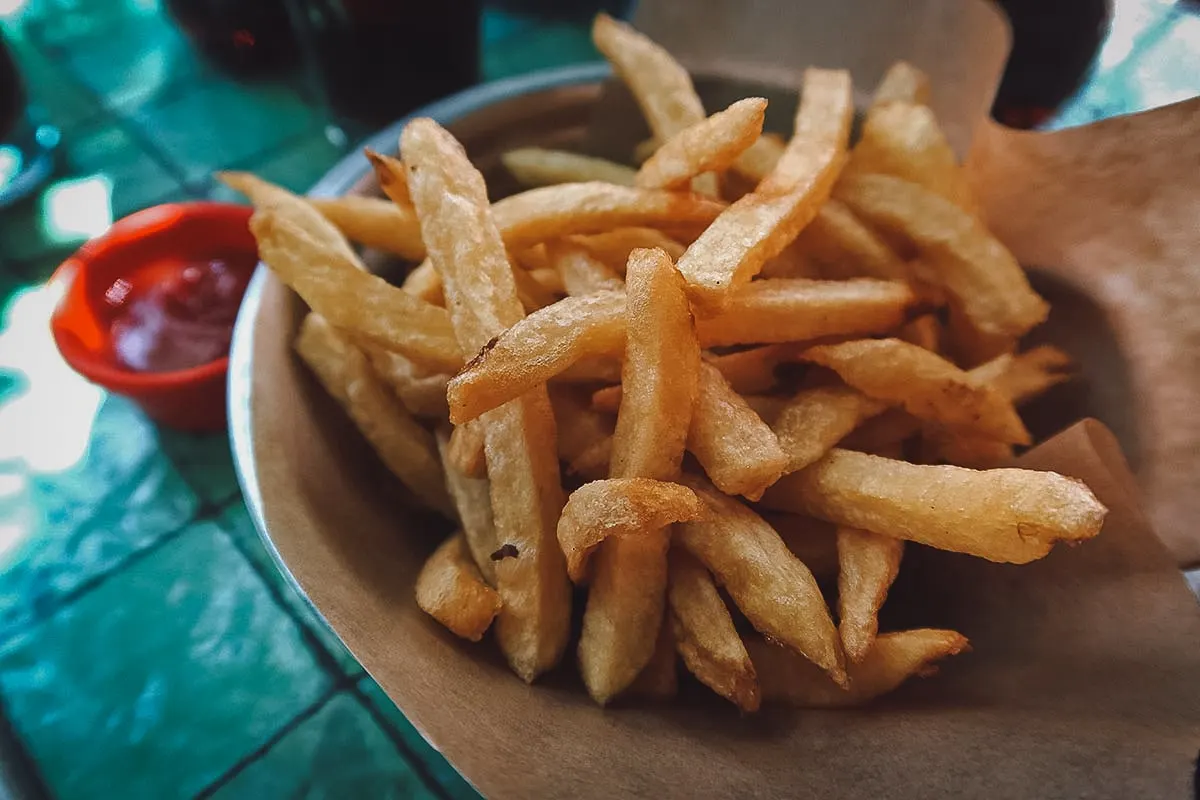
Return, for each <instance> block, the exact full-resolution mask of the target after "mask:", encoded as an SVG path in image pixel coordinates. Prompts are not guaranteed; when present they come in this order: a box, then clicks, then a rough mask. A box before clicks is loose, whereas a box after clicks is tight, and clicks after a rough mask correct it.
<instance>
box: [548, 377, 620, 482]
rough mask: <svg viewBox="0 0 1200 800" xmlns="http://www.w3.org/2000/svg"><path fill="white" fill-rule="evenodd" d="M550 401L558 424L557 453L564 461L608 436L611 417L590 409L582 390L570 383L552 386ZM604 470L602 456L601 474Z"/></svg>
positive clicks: (574, 457) (571, 459) (605, 469)
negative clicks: (602, 468) (571, 385)
mask: <svg viewBox="0 0 1200 800" xmlns="http://www.w3.org/2000/svg"><path fill="white" fill-rule="evenodd" d="M550 405H551V406H552V407H553V409H554V421H555V423H556V427H557V428H558V457H559V458H560V459H562V460H563V461H564V462H566V463H568V464H570V463H571V462H572V461H574V460H575V459H577V458H579V457H580V456H581V455H583V454H584V453H586V452H587V451H588V450H590V449H591V448H593V447H595V446H596V444H597V443H598V442H601V441H604V440H606V439H609V438H610V437H611V436H612V432H613V420H612V418H611V417H608V416H605V415H604V414H600V413H597V412H596V411H594V410H593V409H592V408H591V402H590V400H589V398H588V395H587V393H586V392H584V391H580V390H578V389H575V388H574V387H570V386H552V387H551V388H550ZM607 474H608V459H607V457H606V458H605V459H604V472H603V475H607Z"/></svg>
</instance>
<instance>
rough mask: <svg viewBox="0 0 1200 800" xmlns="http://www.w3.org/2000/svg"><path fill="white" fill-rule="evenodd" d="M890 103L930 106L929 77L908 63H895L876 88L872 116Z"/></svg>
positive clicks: (871, 108) (870, 110)
mask: <svg viewBox="0 0 1200 800" xmlns="http://www.w3.org/2000/svg"><path fill="white" fill-rule="evenodd" d="M888 103H922V104H924V105H928V104H929V76H928V75H926V74H925V73H924V72H923V71H922V70H920V69H918V68H917V67H914V66H913V65H912V64H910V63H908V62H907V61H895V62H893V63H892V65H891V66H890V67H888V70H887V72H885V73H884V74H883V79H882V80H880V81H879V85H878V86H877V87H875V96H874V97H872V98H871V107H870V108H869V109H868V110H867V114H868V115H870V114H872V113H874V112H875V111H876V110H878V109H880V108H882V107H883V106H885V105H887V104H888Z"/></svg>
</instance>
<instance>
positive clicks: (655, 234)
mask: <svg viewBox="0 0 1200 800" xmlns="http://www.w3.org/2000/svg"><path fill="white" fill-rule="evenodd" d="M570 241H571V242H572V243H574V244H578V245H582V246H583V247H585V248H587V250H588V252H590V253H591V254H592V255H594V256H595V257H596V258H598V259H600V260H601V261H603V262H604V263H605V264H606V265H607V266H608V268H609V269H611V270H613V271H614V272H616V273H617V274H618V275H622V276H623V275H624V274H625V265H626V264H627V263H628V262H629V254H630V253H632V252H633V251H634V250H637V249H638V248H639V247H657V248H658V249H659V250H662V251H663V252H664V253H666V254H667V255H668V256H670V257H671V260H672V261H678V260H679V257H680V256H681V255H683V251H684V250H685V249H686V248H685V247H684V246H683V245H682V244H680V243H679V242H677V241H676V240H674V239H672V238H671V237H670V236H668V235H667V234H665V233H663V232H662V231H660V230H656V229H654V228H640V227H637V226H632V227H624V228H616V229H614V230H611V231H607V232H604V233H596V234H592V235H590V236H573V237H571V239H570Z"/></svg>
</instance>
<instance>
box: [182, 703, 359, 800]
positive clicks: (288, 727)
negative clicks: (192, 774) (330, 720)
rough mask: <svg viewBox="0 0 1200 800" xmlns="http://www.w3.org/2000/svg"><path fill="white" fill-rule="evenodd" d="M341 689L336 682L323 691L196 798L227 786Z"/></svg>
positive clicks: (207, 795)
mask: <svg viewBox="0 0 1200 800" xmlns="http://www.w3.org/2000/svg"><path fill="white" fill-rule="evenodd" d="M339 691H341V689H340V688H339V687H338V686H337V685H336V684H334V685H332V686H330V687H329V688H327V689H326V690H325V691H324V692H322V694H321V696H320V697H318V698H317V699H316V700H314V701H313V702H312V703H311V704H310V705H309V706H308V707H307V708H305V709H303V710H302V711H301V712H300V713H299V714H297V715H296V716H294V717H292V718H291V719H290V720H288V721H287V722H285V723H284V724H283V725H281V726H280V727H279V729H278V730H276V731H275V732H274V733H273V734H271V735H270V736H268V737H267V739H266V741H264V742H263V743H262V744H260V745H259V746H258V747H256V748H254V749H253V750H251V751H250V752H249V753H246V754H245V755H244V756H242V757H241V758H239V759H238V760H237V761H236V762H235V763H234V764H233V766H231V767H230V768H229V769H227V770H226V771H225V772H224V773H223V774H222V775H220V776H218V777H217V778H216V779H215V780H214V781H213V782H212V783H210V784H209V785H208V786H205V787H204V788H203V789H201V790H200V791H199V792H197V793H196V795H195V797H196V800H200V798H208V797H212V796H213V795H214V794H215V793H216V792H219V791H220V790H221V789H222V788H224V787H225V786H227V785H228V784H229V783H230V782H231V781H232V780H233V779H234V778H236V777H237V776H238V775H239V774H241V773H242V772H244V771H245V770H246V768H247V767H249V766H250V765H251V764H253V763H254V762H255V761H258V760H259V759H260V758H262V757H263V756H264V755H266V754H267V753H268V752H269V751H270V750H271V748H272V747H274V746H275V745H277V744H279V742H280V741H282V740H283V738H284V737H285V736H287V735H288V734H289V733H291V732H292V731H294V730H295V729H296V728H298V727H300V726H301V725H302V724H304V723H305V722H307V721H308V720H310V719H312V718H313V717H314V716H316V715H317V712H319V711H320V710H321V709H322V708H324V707H325V705H326V704H327V703H329V701H330V700H332V699H333V698H334V697H335V696H336V695H337V693H338V692H339Z"/></svg>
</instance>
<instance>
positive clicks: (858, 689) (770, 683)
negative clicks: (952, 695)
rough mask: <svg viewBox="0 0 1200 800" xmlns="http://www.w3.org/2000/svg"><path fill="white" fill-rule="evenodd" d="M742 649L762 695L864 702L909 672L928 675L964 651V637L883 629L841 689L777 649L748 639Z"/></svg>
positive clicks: (825, 704)
mask: <svg viewBox="0 0 1200 800" xmlns="http://www.w3.org/2000/svg"><path fill="white" fill-rule="evenodd" d="M746 648H747V649H748V650H749V652H750V657H751V658H752V659H754V666H755V667H756V668H757V669H758V679H759V682H760V684H761V685H762V695H763V698H764V699H766V700H768V701H771V700H777V701H780V702H783V703H786V704H788V705H793V706H801V707H804V708H852V707H854V706H861V705H866V704H867V703H869V702H871V701H872V700H875V699H876V698H879V697H882V696H883V695H885V694H887V693H889V692H891V691H893V690H895V689H896V687H898V686H899V685H900V684H902V683H904V682H905V681H906V680H908V679H909V678H911V677H913V676H916V675H919V676H921V677H929V676H930V675H933V674H934V673H936V672H937V667H936V666H935V665H934V662H937V661H940V660H941V659H943V658H946V657H947V656H956V655H958V654H959V653H961V652H963V651H965V650H969V649H970V647H969V646H968V643H967V638H966V637H965V636H963V635H962V634H960V633H955V632H954V631H943V630H935V629H931V628H919V629H917V630H912V631H901V632H899V633H885V634H883V635H882V636H880V637H879V638H878V639H876V640H875V646H874V647H872V648H871V649H870V651H868V652H867V655H866V657H865V658H864V659H863V660H862V661H860V662H858V663H851V664H850V665H849V666H848V668H847V672H848V673H849V676H850V687H849V689H848V690H847V689H842V688H839V687H838V686H836V685H835V684H834V683H833V681H831V680H829V676H828V675H825V674H823V673H822V672H821V671H820V670H818V669H816V668H815V667H814V666H813V665H812V664H810V663H808V662H807V661H805V660H804V659H802V658H797V657H796V655H795V654H794V653H791V652H788V651H787V650H786V649H784V648H782V647H778V646H776V645H773V644H771V643H769V642H766V641H763V640H762V639H751V640H750V641H748V642H746Z"/></svg>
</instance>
